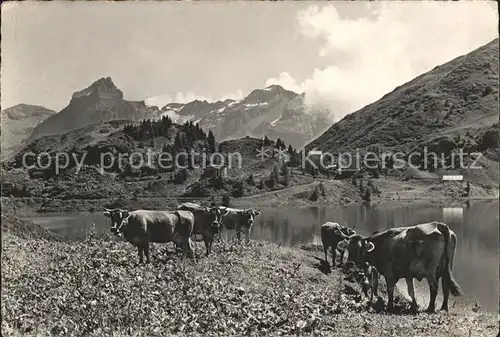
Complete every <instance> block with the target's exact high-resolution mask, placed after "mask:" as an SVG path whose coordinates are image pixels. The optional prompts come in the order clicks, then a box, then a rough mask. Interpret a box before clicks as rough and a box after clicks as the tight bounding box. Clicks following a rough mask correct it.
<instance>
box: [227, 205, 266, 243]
mask: <svg viewBox="0 0 500 337" xmlns="http://www.w3.org/2000/svg"><path fill="white" fill-rule="evenodd" d="M219 209H221V210H226V211H227V214H226V215H224V218H223V219H222V225H223V227H224V228H225V229H226V230H231V229H234V230H236V237H237V238H238V240H240V241H241V232H242V231H243V232H244V234H245V236H246V241H249V240H250V230H251V229H252V225H253V223H254V222H255V217H256V216H259V215H260V211H258V210H254V209H237V208H229V207H224V206H219Z"/></svg>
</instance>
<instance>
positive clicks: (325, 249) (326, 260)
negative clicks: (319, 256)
mask: <svg viewBox="0 0 500 337" xmlns="http://www.w3.org/2000/svg"><path fill="white" fill-rule="evenodd" d="M323 250H324V251H325V262H326V264H328V246H323Z"/></svg>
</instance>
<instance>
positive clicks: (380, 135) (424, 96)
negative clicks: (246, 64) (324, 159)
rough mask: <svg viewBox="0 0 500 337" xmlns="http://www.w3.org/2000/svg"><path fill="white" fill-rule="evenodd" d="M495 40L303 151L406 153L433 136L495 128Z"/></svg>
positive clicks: (347, 121)
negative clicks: (388, 150) (372, 148)
mask: <svg viewBox="0 0 500 337" xmlns="http://www.w3.org/2000/svg"><path fill="white" fill-rule="evenodd" d="M498 53H499V50H498V39H495V40H494V41H492V42H490V43H488V44H487V45H485V46H483V47H481V48H478V49H477V50H474V51H472V52H471V53H469V54H467V55H463V56H460V57H457V58H456V59H454V60H452V61H450V62H448V63H445V64H443V65H441V66H437V67H435V68H434V69H433V70H431V71H430V72H428V73H425V74H422V75H420V76H419V77H417V78H415V79H414V80H412V81H410V82H408V83H406V84H403V85H401V86H399V87H397V88H396V89H394V90H393V91H392V92H390V93H388V94H387V95H385V96H384V97H382V98H381V99H380V100H378V101H376V102H374V103H372V104H370V105H368V106H366V107H364V108H362V109H360V110H359V111H356V112H354V113H352V114H350V115H347V116H346V117H344V118H343V119H342V120H340V121H339V122H338V123H335V124H334V125H333V126H332V127H331V128H329V129H328V130H327V131H326V132H325V133H323V134H322V135H321V136H319V137H318V138H317V139H315V140H314V141H312V142H311V143H310V144H308V146H307V148H313V147H315V148H318V149H321V150H323V151H341V150H349V149H355V148H366V147H368V146H370V145H380V146H383V147H385V148H391V149H398V150H399V149H401V150H405V149H406V150H409V149H410V148H412V147H413V146H414V145H415V144H418V143H420V142H422V140H426V139H429V138H431V137H435V136H439V135H443V134H452V133H464V134H465V132H466V131H473V130H478V129H481V128H483V127H490V126H492V125H493V124H494V123H498V116H499V110H498V67H499V66H498Z"/></svg>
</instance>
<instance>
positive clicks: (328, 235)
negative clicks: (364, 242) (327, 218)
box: [321, 222, 356, 267]
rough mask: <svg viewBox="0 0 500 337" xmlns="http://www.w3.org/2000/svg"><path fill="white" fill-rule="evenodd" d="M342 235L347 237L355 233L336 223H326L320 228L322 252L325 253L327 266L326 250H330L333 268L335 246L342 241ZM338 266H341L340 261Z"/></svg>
mask: <svg viewBox="0 0 500 337" xmlns="http://www.w3.org/2000/svg"><path fill="white" fill-rule="evenodd" d="M341 232H342V233H341ZM342 234H345V235H348V236H349V235H352V234H356V232H355V231H354V229H350V228H347V227H345V226H342V225H339V224H338V223H336V222H326V223H324V224H323V225H322V226H321V242H322V243H323V250H324V251H325V262H326V264H328V249H329V248H331V249H332V265H333V267H335V264H336V262H335V260H336V258H337V244H338V243H339V242H340V241H342V240H343V239H344V236H343V235H342ZM340 265H342V259H341V261H340Z"/></svg>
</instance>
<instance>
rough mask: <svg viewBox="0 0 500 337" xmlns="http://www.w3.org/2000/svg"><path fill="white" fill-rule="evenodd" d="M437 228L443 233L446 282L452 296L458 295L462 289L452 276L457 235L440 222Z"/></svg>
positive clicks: (444, 275)
mask: <svg viewBox="0 0 500 337" xmlns="http://www.w3.org/2000/svg"><path fill="white" fill-rule="evenodd" d="M438 229H439V231H440V232H441V233H443V235H444V250H445V253H444V268H445V269H444V274H443V277H444V278H445V281H446V283H447V284H448V287H449V289H450V292H451V294H452V295H453V296H460V295H462V294H463V292H462V289H461V288H460V286H459V285H458V283H457V281H455V279H454V278H453V274H452V270H453V260H454V258H455V247H456V245H457V237H456V236H455V235H452V233H451V232H450V228H449V227H448V225H446V224H444V223H440V224H439V225H438Z"/></svg>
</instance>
